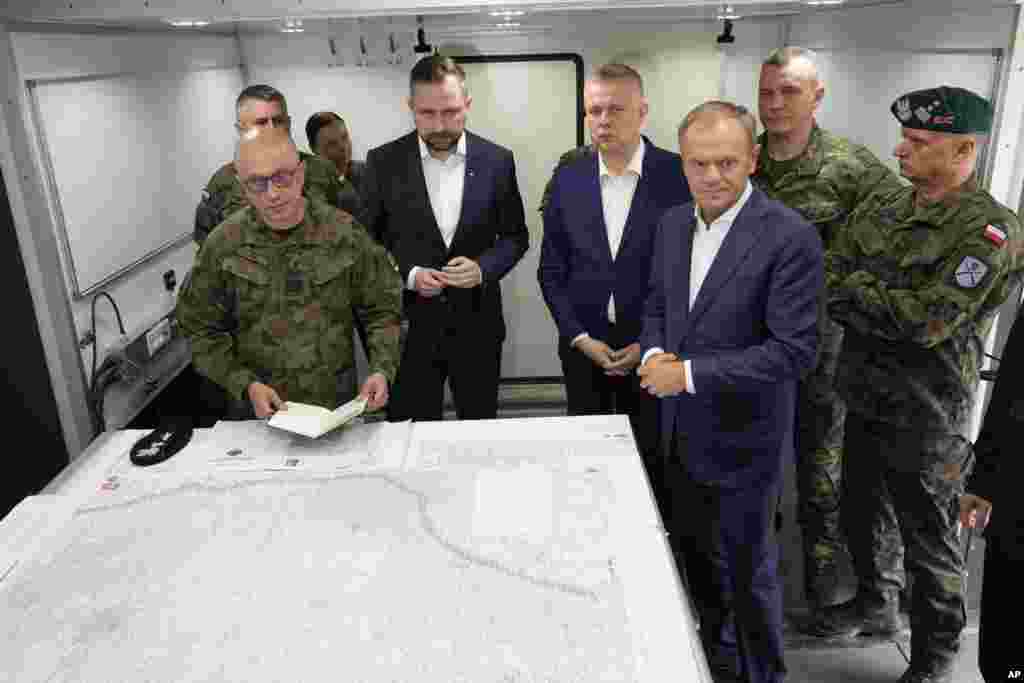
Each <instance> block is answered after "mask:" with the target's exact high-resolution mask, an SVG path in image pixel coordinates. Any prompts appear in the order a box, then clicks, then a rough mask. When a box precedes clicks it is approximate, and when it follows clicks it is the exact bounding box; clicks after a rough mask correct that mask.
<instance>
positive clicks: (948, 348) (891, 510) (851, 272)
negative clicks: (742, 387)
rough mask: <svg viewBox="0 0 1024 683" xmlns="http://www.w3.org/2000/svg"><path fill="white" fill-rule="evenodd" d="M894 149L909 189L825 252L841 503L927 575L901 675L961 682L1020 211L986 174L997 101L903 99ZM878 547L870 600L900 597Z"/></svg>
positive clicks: (959, 94) (871, 205)
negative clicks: (967, 558)
mask: <svg viewBox="0 0 1024 683" xmlns="http://www.w3.org/2000/svg"><path fill="white" fill-rule="evenodd" d="M891 110H892V113H893V115H894V116H895V117H896V119H897V120H898V121H899V122H900V124H901V125H902V127H903V129H902V138H903V139H902V141H901V142H900V143H899V144H898V145H897V146H896V149H895V152H894V153H895V155H896V158H897V159H898V160H899V164H900V172H901V173H902V175H903V176H904V177H905V178H907V179H909V180H910V182H911V183H912V185H911V187H908V188H905V189H900V190H896V191H894V192H890V193H880V194H876V195H873V196H872V197H870V198H869V199H868V200H867V201H865V202H862V203H861V204H860V206H858V207H857V209H856V210H855V211H854V213H853V215H852V216H851V217H850V220H849V222H848V224H847V227H846V229H844V230H843V231H841V232H840V233H839V234H838V235H837V236H836V238H835V242H834V243H833V245H832V248H831V250H830V251H829V252H828V254H827V256H826V262H825V272H826V285H827V288H828V292H829V301H828V307H829V313H830V314H831V315H832V317H833V319H835V320H836V321H838V322H839V323H840V324H842V325H843V327H844V328H845V338H844V341H843V349H842V354H841V357H840V362H839V370H838V377H837V382H838V385H839V387H840V389H841V391H842V393H843V396H844V398H845V400H846V405H847V411H848V413H847V423H846V439H845V441H844V449H845V451H846V452H847V453H856V456H857V457H855V458H847V459H846V461H845V462H844V469H843V482H844V497H843V501H844V506H843V514H844V516H845V515H849V519H850V520H855V523H851V524H850V525H848V526H847V528H848V529H849V530H850V531H851V532H852V530H854V529H858V530H859V533H862V534H865V535H871V534H873V533H875V531H876V530H878V529H879V528H885V527H886V525H891V524H893V523H895V524H897V525H898V528H899V530H900V533H901V535H902V537H903V543H904V546H905V547H906V555H905V566H906V570H907V573H908V574H909V575H910V576H911V577H912V579H913V598H912V603H911V606H910V624H911V659H910V667H909V668H908V669H907V671H906V672H905V673H904V674H903V677H902V678H901V679H900V681H901V683H937V682H940V681H942V682H946V681H951V680H952V670H953V664H954V660H955V658H956V655H957V653H958V651H959V648H960V633H961V631H962V630H963V628H964V623H965V611H964V582H963V572H964V557H963V551H962V549H961V541H960V538H959V529H958V525H957V521H958V520H957V518H958V514H959V498H960V496H961V495H962V493H963V489H964V480H965V477H966V476H967V475H968V473H969V472H970V469H971V467H972V458H973V456H972V451H971V444H970V442H969V441H968V429H969V424H968V423H969V419H970V415H971V408H972V406H973V403H974V395H975V390H976V388H977V386H978V377H979V375H978V373H979V368H980V366H981V364H982V355H983V349H984V345H985V339H986V336H987V335H988V332H989V330H990V328H991V325H992V320H993V318H994V316H995V314H996V311H997V310H998V308H999V306H1000V305H1001V304H1002V303H1003V302H1004V301H1005V300H1006V298H1007V297H1008V295H1009V294H1010V293H1011V291H1013V289H1014V287H1015V286H1016V285H1017V283H1018V282H1019V280H1020V278H1021V272H1022V267H1021V239H1022V235H1021V228H1020V224H1019V222H1018V220H1017V217H1016V216H1015V215H1014V214H1013V212H1011V211H1010V210H1009V209H1007V208H1006V207H1005V206H1002V205H1001V204H1000V203H999V202H997V201H996V200H995V199H993V198H992V196H991V195H989V194H988V193H987V192H985V191H984V190H982V189H981V188H979V187H978V183H977V177H976V174H975V167H976V164H977V160H978V151H979V147H980V145H981V144H983V142H984V136H986V135H987V134H988V132H989V130H990V129H991V126H992V107H991V105H990V104H989V103H988V102H987V101H986V100H985V99H983V98H981V97H979V96H978V95H976V94H975V93H973V92H970V91H968V90H964V89H962V88H952V87H948V86H942V87H939V88H933V89H929V90H919V91H915V92H912V93H908V94H906V95H904V96H902V97H900V98H898V99H897V100H896V101H895V102H894V103H893V104H892V107H891ZM867 545H869V544H865V543H856V542H853V541H852V539H851V543H850V549H851V551H852V552H853V555H854V558H853V559H854V567H855V570H856V572H857V575H858V579H859V581H860V586H859V592H858V594H859V596H861V597H862V598H864V599H863V600H861V601H859V602H860V604H859V605H858V606H855V607H854V608H851V609H850V610H848V611H847V612H846V613H845V618H847V619H849V620H851V621H853V622H854V623H857V622H858V621H863V619H864V618H865V616H867V614H868V612H867V611H868V610H870V609H877V608H879V606H882V605H884V604H885V603H886V602H887V601H890V600H892V599H893V598H894V596H895V594H896V591H897V590H898V589H899V588H900V586H899V585H895V584H893V585H891V586H889V588H888V590H882V591H877V590H875V587H876V586H878V585H879V584H880V583H884V582H886V581H887V580H888V579H887V577H884V576H880V575H879V572H878V567H877V563H876V558H874V557H872V556H871V555H869V554H861V552H860V551H861V549H863V548H864V547H866V546H867Z"/></svg>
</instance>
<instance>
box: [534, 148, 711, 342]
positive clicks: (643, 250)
mask: <svg viewBox="0 0 1024 683" xmlns="http://www.w3.org/2000/svg"><path fill="white" fill-rule="evenodd" d="M644 142H645V143H646V148H645V150H644V161H643V169H642V173H641V175H640V179H639V181H638V182H637V186H636V192H635V193H634V195H633V202H632V204H631V205H630V208H629V215H628V217H627V219H626V226H625V228H624V230H623V233H622V241H621V242H620V244H619V252H618V254H617V256H616V257H615V258H614V259H612V252H611V247H610V245H609V244H608V228H607V226H606V225H605V222H604V209H603V208H602V206H601V181H600V178H599V177H598V157H597V155H596V154H593V155H588V156H586V157H584V158H583V159H578V160H577V161H575V162H573V163H571V164H567V165H565V166H563V167H562V168H560V169H559V170H558V172H557V173H556V174H555V177H554V181H553V183H552V188H551V196H550V201H549V202H548V205H547V208H546V210H545V211H544V239H543V241H542V242H541V253H540V266H539V267H538V269H537V279H538V280H539V281H540V289H541V292H542V293H543V295H544V301H545V302H547V305H548V309H549V310H550V311H551V315H552V317H554V319H555V325H557V326H558V334H559V336H560V337H562V338H563V339H566V340H568V341H572V339H573V338H574V337H576V336H577V335H579V334H580V333H582V332H587V333H588V334H590V335H591V336H592V337H594V338H595V339H606V338H607V334H608V297H609V296H610V295H611V294H612V293H613V292H614V294H615V321H616V325H617V326H619V327H620V328H621V331H622V333H623V334H624V335H625V337H626V338H630V339H638V338H639V336H640V329H641V326H642V323H643V314H644V299H645V297H646V295H647V282H648V279H649V277H650V269H651V254H652V251H653V249H654V234H655V231H656V228H657V226H658V221H659V220H660V219H661V216H662V215H663V214H664V213H665V211H666V210H667V209H668V208H669V207H672V206H676V205H677V204H684V203H686V202H688V201H690V199H691V196H690V190H689V188H688V187H687V185H686V178H685V177H684V176H683V170H682V165H681V163H680V160H679V155H678V154H673V153H672V152H667V151H665V150H663V149H660V148H658V147H655V146H654V145H652V144H651V142H650V141H649V140H647V139H646V138H645V139H644Z"/></svg>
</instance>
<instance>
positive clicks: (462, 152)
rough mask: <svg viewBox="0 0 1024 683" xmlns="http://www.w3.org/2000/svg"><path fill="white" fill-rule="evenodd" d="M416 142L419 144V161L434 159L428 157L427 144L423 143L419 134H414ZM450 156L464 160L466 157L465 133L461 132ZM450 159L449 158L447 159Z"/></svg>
mask: <svg viewBox="0 0 1024 683" xmlns="http://www.w3.org/2000/svg"><path fill="white" fill-rule="evenodd" d="M416 141H417V142H419V143H420V159H434V157H432V156H430V149H429V148H428V147H427V143H425V142H423V138H421V137H420V134H419V133H416ZM452 154H454V155H456V156H459V157H463V158H465V156H466V131H462V135H460V136H459V141H458V143H457V144H456V145H455V151H454V152H452ZM449 158H450V157H449ZM434 160H435V161H440V159H434Z"/></svg>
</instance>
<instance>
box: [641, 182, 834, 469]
mask: <svg viewBox="0 0 1024 683" xmlns="http://www.w3.org/2000/svg"><path fill="white" fill-rule="evenodd" d="M696 226H697V219H696V217H695V216H694V207H693V204H686V205H684V206H680V207H677V208H674V209H672V210H671V211H669V212H668V213H666V214H665V216H664V217H663V218H662V220H661V224H660V225H659V226H658V237H657V242H656V245H655V252H654V253H655V257H654V263H653V268H652V271H651V282H650V294H649V296H648V299H647V303H646V313H645V316H644V326H643V335H642V338H641V340H640V343H641V346H642V347H643V351H644V352H646V351H647V350H649V349H651V348H655V347H661V348H663V349H665V350H666V351H669V352H672V353H675V354H676V355H678V356H679V358H680V359H682V360H686V359H690V361H691V366H690V367H691V372H692V377H693V384H694V386H695V388H696V393H695V394H689V393H682V394H680V395H678V396H674V397H669V398H663V399H661V419H662V430H663V432H662V436H663V439H664V446H665V448H666V450H665V451H664V452H665V453H672V452H673V451H672V450H671V448H672V445H673V444H672V439H676V445H677V446H678V447H679V451H678V452H679V453H680V454H681V457H682V458H683V464H684V466H685V467H686V468H687V470H688V471H689V472H690V474H691V476H693V477H694V479H695V480H696V481H698V482H701V483H707V484H714V485H718V486H723V487H728V488H739V487H746V486H753V485H757V483H758V482H761V483H768V482H772V481H777V480H778V478H779V477H780V474H781V470H782V462H783V459H784V458H791V457H792V455H793V425H794V413H795V405H796V392H797V382H798V380H799V379H800V378H801V377H803V376H804V375H806V374H807V373H808V372H810V371H811V369H812V368H813V367H814V363H815V359H816V354H817V344H818V335H817V322H816V321H817V315H818V303H819V301H820V297H821V291H822V287H823V286H824V274H823V255H822V245H821V238H820V237H819V236H818V231H817V230H816V229H815V228H814V227H813V226H812V225H811V224H809V223H808V222H807V221H805V220H804V219H803V218H801V217H800V215H799V214H797V213H796V212H795V211H792V210H791V209H788V208H787V207H785V206H783V205H782V204H781V203H779V202H777V201H774V200H771V199H769V198H768V197H767V196H766V195H765V194H764V193H763V192H761V191H760V190H758V189H756V188H754V189H753V192H752V194H751V196H750V199H749V200H748V201H747V204H746V205H745V206H744V207H743V209H742V210H741V211H740V213H739V215H738V216H737V217H736V220H735V222H734V223H733V224H732V227H731V228H730V230H729V233H728V235H726V238H725V241H724V242H723V243H722V247H721V249H720V250H719V252H718V255H717V256H716V257H715V260H714V261H713V262H712V265H711V268H710V270H709V271H708V274H707V277H706V278H705V280H704V283H703V284H702V285H701V288H700V291H699V292H698V294H697V299H696V301H694V305H693V309H692V310H691V309H690V305H689V301H690V252H691V248H692V245H693V233H694V230H695V228H696Z"/></svg>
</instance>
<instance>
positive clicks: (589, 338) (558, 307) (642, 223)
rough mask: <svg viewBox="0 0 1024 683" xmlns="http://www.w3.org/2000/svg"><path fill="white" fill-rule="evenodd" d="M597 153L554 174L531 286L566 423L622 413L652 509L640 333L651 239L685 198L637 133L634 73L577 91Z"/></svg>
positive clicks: (638, 85) (677, 167)
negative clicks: (550, 330)
mask: <svg viewBox="0 0 1024 683" xmlns="http://www.w3.org/2000/svg"><path fill="white" fill-rule="evenodd" d="M584 98H585V103H586V113H587V124H588V126H589V127H590V134H591V138H592V139H593V140H594V143H595V146H596V149H597V154H596V155H593V154H583V155H577V158H576V159H575V160H574V161H571V162H569V163H567V164H566V165H564V166H563V167H562V168H560V169H558V171H557V172H556V173H555V176H554V179H553V181H552V185H551V191H550V195H549V201H548V202H547V203H546V207H545V211H544V241H543V242H542V244H541V255H540V266H539V268H538V270H537V279H538V280H539V281H540V289H541V292H542V293H543V295H544V301H545V302H547V305H548V309H549V310H550V311H551V316H552V317H553V318H554V320H555V325H556V326H557V327H558V355H559V357H560V358H561V360H562V372H563V374H564V376H565V389H566V395H567V398H568V403H569V405H568V408H569V414H570V415H601V414H615V413H620V414H621V413H626V414H628V415H629V420H630V423H631V424H632V426H633V434H634V437H635V438H636V441H637V445H638V446H639V449H640V453H641V455H642V456H643V459H644V465H645V466H646V468H647V473H648V478H649V479H650V481H651V485H652V488H653V489H654V492H655V496H656V498H657V499H658V503H659V505H662V506H663V505H664V500H663V499H664V495H663V494H662V492H661V490H660V481H659V479H658V476H659V475H660V469H661V467H660V464H659V463H658V462H657V457H656V454H657V446H658V441H659V434H658V403H657V401H656V400H655V399H654V398H653V397H651V396H650V395H649V394H648V393H647V392H645V391H643V390H642V389H641V388H640V380H639V378H638V377H637V375H636V373H635V372H633V371H634V370H635V369H636V367H637V366H638V365H639V364H640V344H639V341H638V340H639V338H640V328H641V325H642V323H643V305H644V297H645V295H646V294H647V279H648V277H649V275H650V269H651V251H652V249H653V248H654V231H655V227H656V226H657V224H658V221H659V220H660V219H661V216H662V214H664V213H665V210H666V209H668V208H669V207H671V206H674V205H676V204H683V203H685V202H687V201H689V200H690V192H689V190H688V189H687V187H686V181H685V179H684V178H683V171H682V166H681V164H680V162H679V155H677V154H674V153H672V152H668V151H665V150H663V149H659V148H658V147H655V146H654V145H653V144H651V142H650V141H649V140H647V139H646V138H644V137H642V136H641V135H640V130H641V128H643V126H644V124H645V123H646V121H647V110H648V104H647V99H646V98H645V97H644V91H643V81H642V79H641V77H640V74H639V73H637V72H636V71H635V70H634V69H632V68H631V67H629V66H626V65H624V64H605V65H603V66H601V67H599V68H598V69H597V70H596V71H595V72H594V75H593V76H592V77H591V78H590V79H588V80H587V83H586V86H585V88H584Z"/></svg>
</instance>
